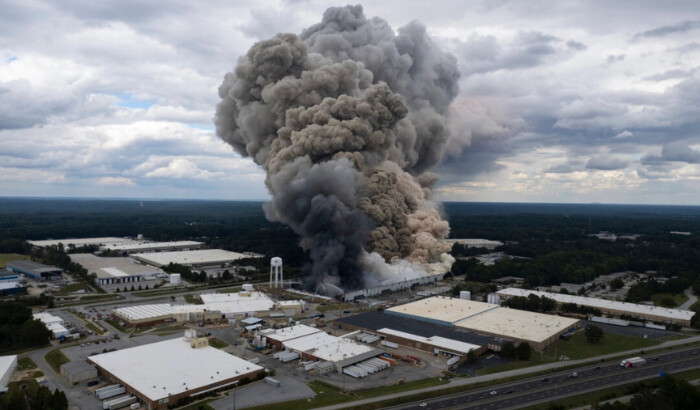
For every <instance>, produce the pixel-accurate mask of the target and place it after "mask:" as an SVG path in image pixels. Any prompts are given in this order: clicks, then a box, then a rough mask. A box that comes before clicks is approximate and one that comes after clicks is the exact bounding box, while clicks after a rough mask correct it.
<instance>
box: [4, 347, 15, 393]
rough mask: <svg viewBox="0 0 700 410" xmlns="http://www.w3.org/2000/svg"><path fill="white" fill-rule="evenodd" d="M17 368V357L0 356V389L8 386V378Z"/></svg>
mask: <svg viewBox="0 0 700 410" xmlns="http://www.w3.org/2000/svg"><path fill="white" fill-rule="evenodd" d="M16 367H17V356H16V355H12V356H0V389H4V388H6V387H7V385H8V384H10V377H12V373H13V372H14V371H15V368H16Z"/></svg>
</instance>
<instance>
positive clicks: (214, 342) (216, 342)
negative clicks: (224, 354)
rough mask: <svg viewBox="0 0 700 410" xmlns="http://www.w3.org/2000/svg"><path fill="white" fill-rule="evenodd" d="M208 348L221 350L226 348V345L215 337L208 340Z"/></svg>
mask: <svg viewBox="0 0 700 410" xmlns="http://www.w3.org/2000/svg"><path fill="white" fill-rule="evenodd" d="M209 346H211V347H215V348H217V349H223V348H225V347H228V343H226V342H224V341H222V340H219V339H217V338H215V337H212V338H209Z"/></svg>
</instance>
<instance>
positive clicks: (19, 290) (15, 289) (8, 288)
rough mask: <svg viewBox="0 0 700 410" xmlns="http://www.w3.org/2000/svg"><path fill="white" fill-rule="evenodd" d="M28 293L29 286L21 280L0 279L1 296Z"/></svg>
mask: <svg viewBox="0 0 700 410" xmlns="http://www.w3.org/2000/svg"><path fill="white" fill-rule="evenodd" d="M23 293H27V288H25V287H22V285H20V284H19V282H10V281H0V297H2V296H11V295H19V294H23Z"/></svg>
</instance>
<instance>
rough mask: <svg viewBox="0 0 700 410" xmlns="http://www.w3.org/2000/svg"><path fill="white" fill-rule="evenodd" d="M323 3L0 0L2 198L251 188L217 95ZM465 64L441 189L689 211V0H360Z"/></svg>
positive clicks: (695, 196)
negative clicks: (251, 55) (225, 132)
mask: <svg viewBox="0 0 700 410" xmlns="http://www.w3.org/2000/svg"><path fill="white" fill-rule="evenodd" d="M337 5H344V3H328V2H321V1H304V0H286V1H267V0H255V1H235V2H233V1H205V2H195V1H190V0H181V1H135V0H115V1H107V0H103V1H90V2H84V1H77V0H62V1H35V0H16V1H12V0H10V1H8V0H0V9H1V10H3V12H2V14H1V15H0V58H1V60H0V196H64V197H65V196H77V197H130V198H212V199H267V198H268V194H267V191H266V189H265V186H264V182H263V181H264V178H265V175H264V173H263V172H262V171H261V170H260V169H259V167H257V166H256V165H255V164H254V163H253V162H252V161H251V160H249V159H246V158H241V157H240V156H239V155H237V154H235V153H234V152H233V150H232V149H231V148H230V147H229V146H227V145H226V144H225V143H223V142H222V141H220V140H219V139H218V138H217V137H216V136H215V132H214V129H213V126H212V117H213V115H214V110H215V106H216V103H217V102H218V101H219V98H218V95H217V88H218V86H219V85H220V84H221V81H222V79H223V76H224V74H225V73H226V72H228V71H231V70H232V68H233V67H234V65H235V62H236V60H237V58H238V57H239V56H241V55H242V54H244V53H245V52H246V51H247V50H248V48H250V46H251V45H252V44H253V43H254V42H256V41H258V40H262V39H266V38H268V37H270V36H272V35H274V34H275V33H278V32H294V33H298V32H300V31H301V29H303V28H304V27H307V26H309V25H311V24H314V23H316V22H318V21H320V19H321V16H322V14H323V11H324V10H325V9H326V8H327V7H329V6H337ZM364 6H365V14H366V15H367V16H377V17H380V18H383V19H385V20H387V21H388V22H389V23H390V24H391V25H392V26H393V27H394V28H396V29H398V28H399V27H401V26H403V25H405V24H407V23H408V22H410V21H412V20H419V21H421V22H423V23H424V24H425V25H426V27H427V29H428V32H429V33H430V34H431V35H432V36H433V38H434V39H435V42H436V43H437V44H439V45H440V46H441V47H443V48H444V49H445V50H449V51H450V52H452V53H453V54H454V55H455V56H456V57H457V59H458V61H459V66H460V70H461V73H462V77H461V81H460V95H459V96H458V97H457V99H456V100H455V101H454V103H453V106H452V110H451V122H452V128H453V138H452V141H451V142H450V144H449V148H448V150H447V153H446V156H445V158H444V159H443V162H442V163H441V164H440V165H439V166H438V167H437V168H436V169H435V171H436V172H437V173H438V174H439V175H440V177H441V182H440V184H439V188H438V195H439V197H440V198H441V199H444V200H459V201H503V202H601V203H647V204H690V205H699V204H700V40H699V39H700V7H698V4H697V2H696V1H687V2H679V1H669V2H659V1H643V0H637V1H558V2H551V1H533V0H528V1H507V0H496V1H471V2H467V1H456V0H455V1H431V2H426V1H406V0H397V1H381V2H378V1H373V2H370V3H368V4H365V5H364Z"/></svg>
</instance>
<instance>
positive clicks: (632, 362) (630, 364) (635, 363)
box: [620, 357, 647, 367]
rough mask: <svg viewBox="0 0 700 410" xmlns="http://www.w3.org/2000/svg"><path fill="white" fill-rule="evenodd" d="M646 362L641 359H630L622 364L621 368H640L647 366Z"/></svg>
mask: <svg viewBox="0 0 700 410" xmlns="http://www.w3.org/2000/svg"><path fill="white" fill-rule="evenodd" d="M646 362H647V361H646V360H644V359H642V358H641V357H630V358H629V359H625V360H623V361H621V362H620V367H639V366H643V365H645V364H646Z"/></svg>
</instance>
